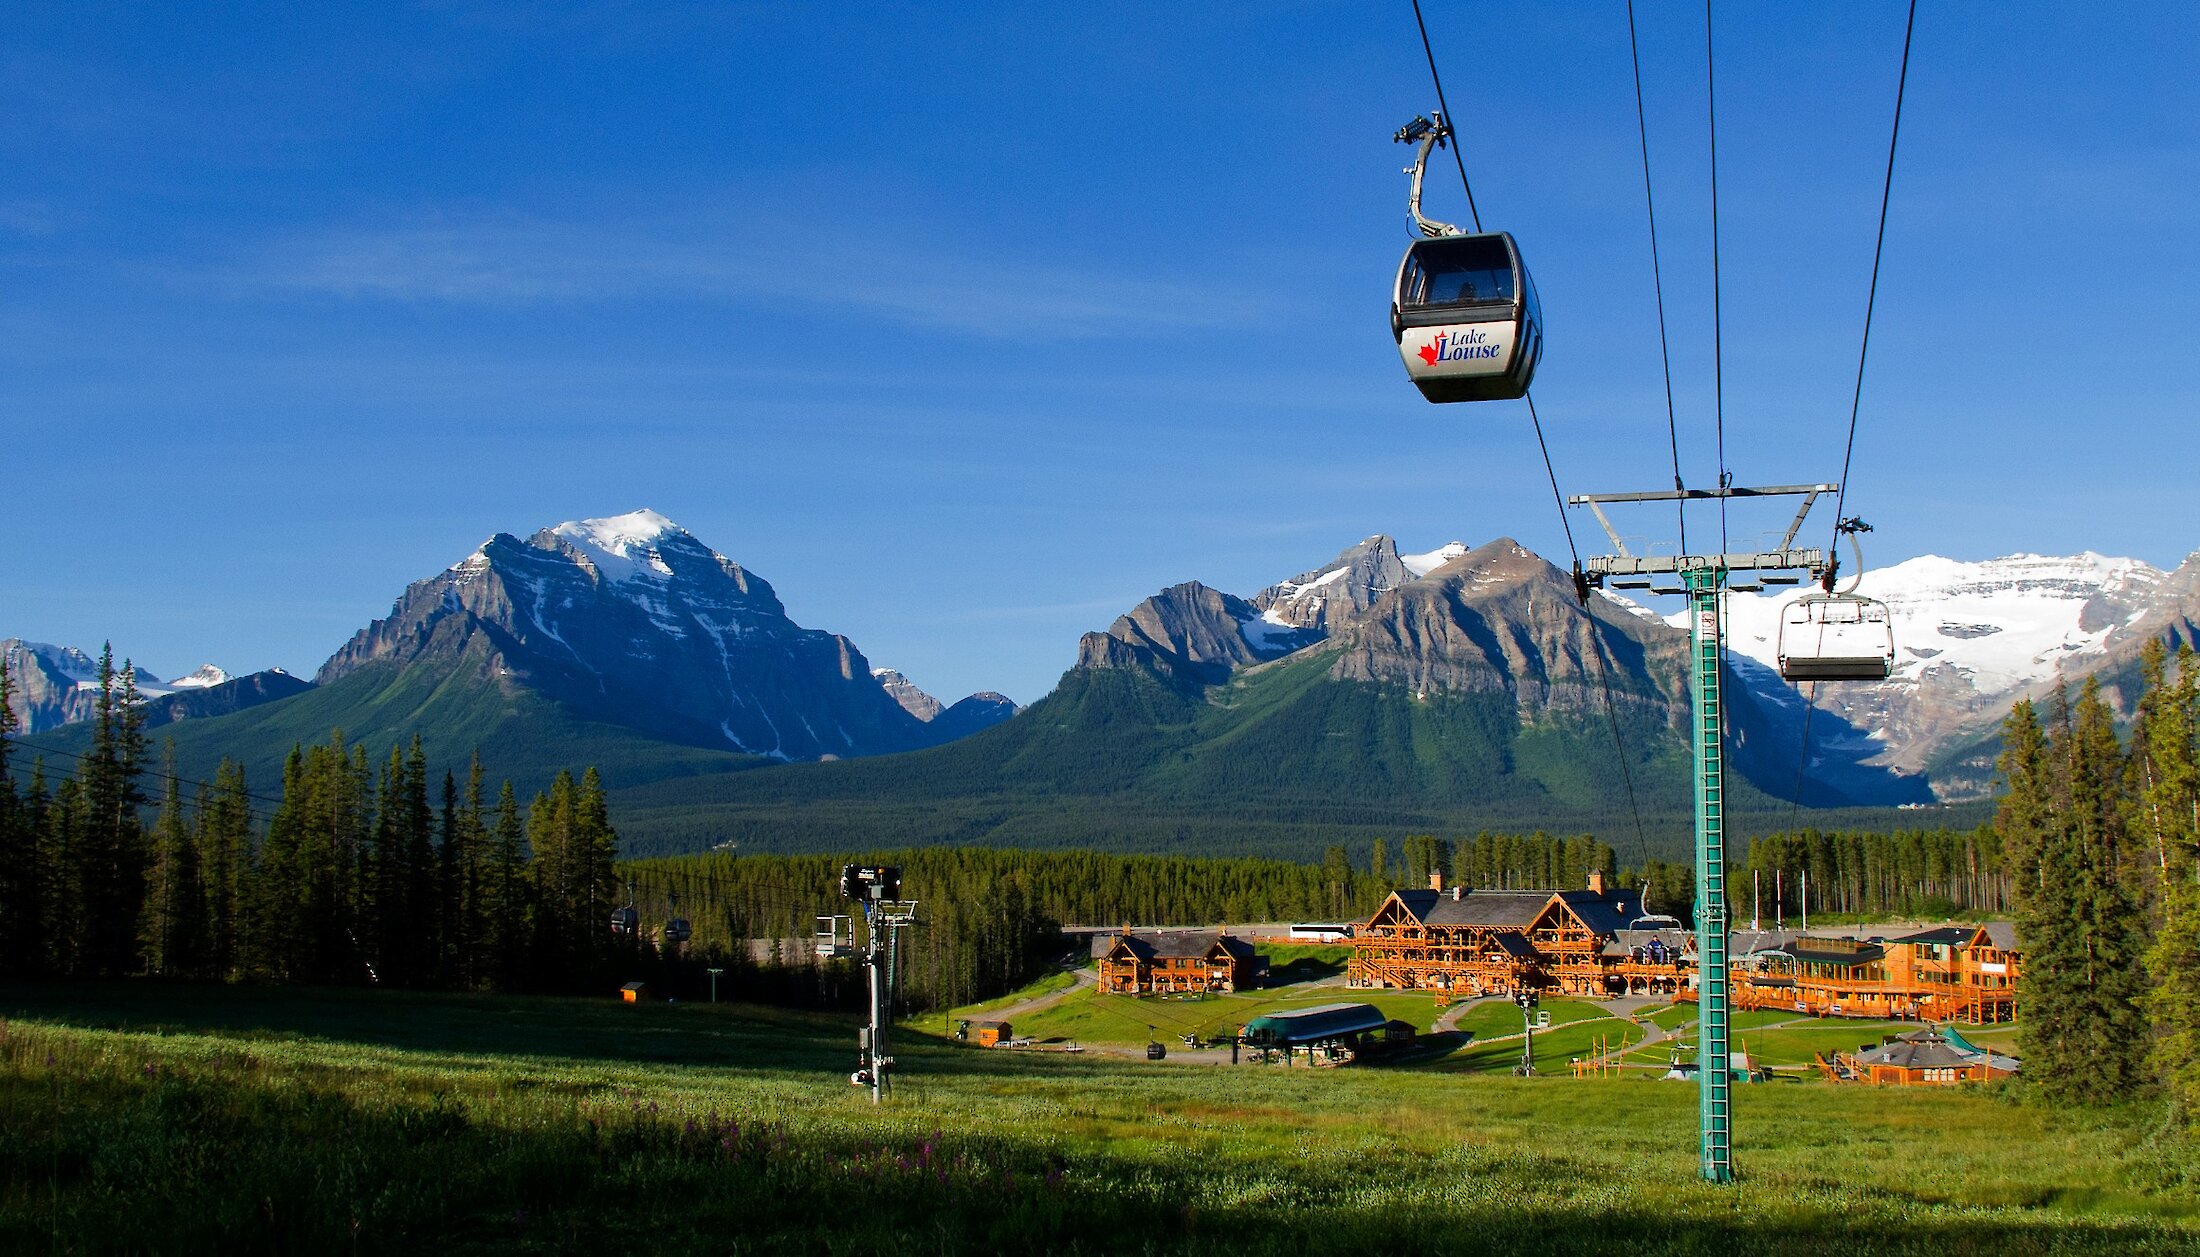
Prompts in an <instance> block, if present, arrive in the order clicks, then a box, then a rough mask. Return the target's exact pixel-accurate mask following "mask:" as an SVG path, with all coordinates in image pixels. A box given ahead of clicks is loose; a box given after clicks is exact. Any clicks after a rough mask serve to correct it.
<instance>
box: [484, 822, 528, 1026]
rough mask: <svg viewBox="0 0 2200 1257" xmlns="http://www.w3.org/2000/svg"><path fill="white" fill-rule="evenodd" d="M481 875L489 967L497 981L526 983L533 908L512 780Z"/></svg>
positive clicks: (513, 985)
mask: <svg viewBox="0 0 2200 1257" xmlns="http://www.w3.org/2000/svg"><path fill="white" fill-rule="evenodd" d="M482 880H483V894H482V900H483V908H484V911H483V918H484V925H485V926H486V930H485V936H486V939H487V942H488V953H489V955H490V957H491V960H492V966H493V967H492V968H491V970H490V972H491V974H492V975H493V976H494V978H495V981H496V984H497V986H498V987H500V988H502V989H504V990H511V989H514V988H516V987H518V986H520V985H521V983H522V979H523V974H524V962H525V958H526V953H527V943H528V928H529V924H528V923H529V915H530V914H529V911H528V903H527V891H528V870H527V850H526V829H525V827H524V824H523V822H522V821H521V819H520V811H519V800H518V798H517V797H515V796H514V795H513V793H512V783H511V782H510V781H506V782H505V783H504V786H503V788H502V789H501V790H499V791H498V793H497V815H496V828H495V831H494V833H493V835H492V837H491V840H490V843H489V859H488V862H487V868H486V871H485V876H484V877H483V879H482Z"/></svg>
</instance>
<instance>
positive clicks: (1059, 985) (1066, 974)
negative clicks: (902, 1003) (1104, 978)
mask: <svg viewBox="0 0 2200 1257" xmlns="http://www.w3.org/2000/svg"><path fill="white" fill-rule="evenodd" d="M1075 985H1077V975H1076V974H1074V973H1072V972H1070V971H1069V970H1067V969H1055V970H1052V971H1050V972H1048V973H1045V974H1043V975H1041V976H1040V977H1039V979H1038V980H1037V981H1035V982H1032V983H1031V984H1030V985H1028V986H1025V987H1023V988H1021V989H1019V990H1015V991H1010V992H1009V993H1008V994H1006V995H1003V996H1001V997H1000V998H998V999H989V1000H987V1001H985V1002H984V1003H982V1004H958V1005H956V1006H955V1007H953V1008H950V1009H948V1010H947V1011H945V1012H941V1013H927V1014H925V1015H924V1016H923V1017H920V1018H917V1019H916V1020H914V1021H912V1022H910V1023H909V1024H910V1025H911V1027H912V1028H914V1029H917V1030H920V1031H923V1032H926V1033H939V1034H946V1033H947V1032H948V1031H949V1030H950V1029H951V1028H952V1027H953V1025H954V1023H955V1022H957V1021H969V1020H971V1019H973V1018H980V1017H987V1016H990V1015H992V1014H993V1013H996V1012H999V1011H1000V1010H1001V1009H1004V1008H1012V1007H1014V1006H1016V1005H1018V1004H1021V1003H1023V1002H1024V1001H1025V1000H1031V999H1038V998H1040V997H1041V996H1045V995H1052V994H1054V993H1055V992H1056V991H1066V990H1068V989H1070V988H1071V987H1073V986H1075Z"/></svg>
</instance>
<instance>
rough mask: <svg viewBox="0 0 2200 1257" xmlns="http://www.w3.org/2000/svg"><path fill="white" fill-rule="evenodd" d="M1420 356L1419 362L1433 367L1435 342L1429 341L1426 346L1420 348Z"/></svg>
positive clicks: (1434, 362)
mask: <svg viewBox="0 0 2200 1257" xmlns="http://www.w3.org/2000/svg"><path fill="white" fill-rule="evenodd" d="M1420 356H1421V361H1423V362H1425V363H1427V364H1429V365H1430V366H1432V367H1433V366H1435V365H1436V342H1435V341H1430V342H1429V343H1428V344H1426V345H1423V346H1421V355H1420Z"/></svg>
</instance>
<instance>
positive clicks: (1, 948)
mask: <svg viewBox="0 0 2200 1257" xmlns="http://www.w3.org/2000/svg"><path fill="white" fill-rule="evenodd" d="M14 739H15V676H14V674H13V673H11V672H10V671H9V670H8V663H7V660H6V659H5V658H0V974H6V975H13V976H22V975H27V974H31V973H35V972H37V971H38V969H39V963H38V962H39V958H40V957H39V953H40V950H41V948H40V944H39V932H38V931H39V914H38V904H39V902H40V900H41V898H42V897H43V890H42V888H41V886H40V884H39V883H40V877H39V871H40V865H39V860H38V833H37V830H36V828H35V827H34V824H33V820H32V809H31V807H30V801H29V800H28V799H25V798H23V797H22V796H21V795H20V794H19V793H18V792H17V790H16V788H15V777H14V776H13V775H12V774H11V773H10V772H9V771H8V761H9V758H10V757H11V756H12V754H13V753H14V750H15V746H14Z"/></svg>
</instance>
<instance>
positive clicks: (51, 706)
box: [0, 637, 234, 734]
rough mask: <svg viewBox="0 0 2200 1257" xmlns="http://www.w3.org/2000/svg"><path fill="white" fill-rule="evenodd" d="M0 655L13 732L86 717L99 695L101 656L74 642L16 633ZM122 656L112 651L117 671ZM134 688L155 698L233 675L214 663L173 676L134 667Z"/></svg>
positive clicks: (3, 644) (2, 646)
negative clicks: (12, 688) (9, 688)
mask: <svg viewBox="0 0 2200 1257" xmlns="http://www.w3.org/2000/svg"><path fill="white" fill-rule="evenodd" d="M0 655H4V657H5V658H6V659H7V664H8V675H9V676H11V677H13V678H15V684H16V693H15V699H14V705H15V726H16V727H15V732H17V733H26V734H28V733H43V732H45V731H46V730H48V729H54V728H59V727H60V726H62V725H66V724H74V723H76V722H77V721H79V720H89V719H90V718H91V716H92V711H93V708H94V705H95V704H96V703H97V702H98V701H99V660H98V659H96V658H94V657H93V656H92V655H90V654H87V653H86V652H84V651H82V650H79V649H78V648H76V647H74V646H55V645H51V644H49V643H46V642H27V641H24V640H22V639H21V638H17V637H10V638H7V639H5V640H0ZM123 662H124V661H123V658H122V656H120V655H117V656H116V657H115V670H116V671H118V672H119V671H121V669H122V666H123ZM135 680H136V682H137V690H138V694H139V695H140V696H142V697H144V698H146V699H158V698H162V697H164V696H166V695H169V694H173V693H176V692H178V691H181V690H205V689H211V688H213V687H215V686H218V685H223V684H226V683H228V682H230V681H232V680H234V678H232V677H231V676H230V675H229V674H228V673H227V672H225V671H223V670H222V669H220V668H218V667H216V666H214V665H213V664H210V663H209V664H202V665H201V666H200V667H198V668H197V669H196V670H194V671H192V672H190V673H187V674H186V675H184V676H182V677H179V678H177V679H176V680H173V681H163V680H161V679H160V678H159V677H156V676H154V675H153V674H152V673H150V672H147V671H145V670H144V669H143V668H138V669H136V670H135Z"/></svg>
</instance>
